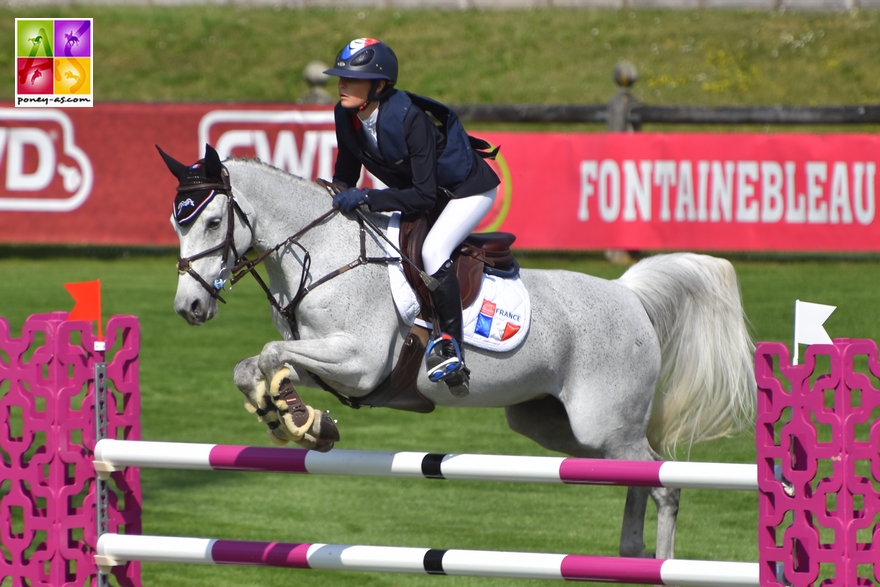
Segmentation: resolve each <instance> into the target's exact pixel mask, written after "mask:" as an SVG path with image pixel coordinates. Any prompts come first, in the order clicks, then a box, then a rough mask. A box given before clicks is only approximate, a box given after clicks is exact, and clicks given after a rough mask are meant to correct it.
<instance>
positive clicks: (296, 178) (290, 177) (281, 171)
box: [223, 157, 317, 187]
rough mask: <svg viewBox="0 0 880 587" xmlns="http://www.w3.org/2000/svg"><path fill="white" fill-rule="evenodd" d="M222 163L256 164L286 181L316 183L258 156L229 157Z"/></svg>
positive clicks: (248, 165)
mask: <svg viewBox="0 0 880 587" xmlns="http://www.w3.org/2000/svg"><path fill="white" fill-rule="evenodd" d="M223 163H241V164H243V165H244V166H245V167H254V166H256V167H259V168H261V169H266V170H268V171H270V172H271V173H272V174H273V175H277V176H279V177H281V178H282V179H285V180H288V181H294V182H297V183H301V184H304V185H313V186H315V187H317V184H315V182H313V181H311V180H309V179H305V178H303V177H300V176H299V175H294V174H293V173H290V172H289V171H286V170H284V169H281V168H280V167H276V166H274V165H272V164H271V163H266V162H265V161H263V160H262V159H260V158H258V157H254V158H253V159H250V158H248V157H229V158H228V159H226V160H225V161H224V162H223Z"/></svg>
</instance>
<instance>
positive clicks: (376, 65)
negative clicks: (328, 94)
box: [324, 39, 397, 85]
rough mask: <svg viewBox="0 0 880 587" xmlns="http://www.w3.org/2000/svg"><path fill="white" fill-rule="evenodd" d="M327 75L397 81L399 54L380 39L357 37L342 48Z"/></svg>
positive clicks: (391, 82) (394, 82)
mask: <svg viewBox="0 0 880 587" xmlns="http://www.w3.org/2000/svg"><path fill="white" fill-rule="evenodd" d="M324 73H326V74H327V75H335V76H338V77H348V78H353V79H372V80H380V79H383V80H385V81H387V82H389V83H390V84H392V85H393V84H396V83H397V55H395V54H394V51H392V50H391V47H389V46H388V45H386V44H385V43H383V42H382V41H380V40H378V39H355V40H354V41H352V42H351V43H349V44H348V45H346V46H345V47H343V48H342V51H340V52H339V54H338V55H337V56H336V62H335V63H334V65H333V67H332V68H330V69H328V70H326V71H325V72H324Z"/></svg>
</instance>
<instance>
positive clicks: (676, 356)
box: [163, 148, 756, 559]
mask: <svg viewBox="0 0 880 587" xmlns="http://www.w3.org/2000/svg"><path fill="white" fill-rule="evenodd" d="M163 156H165V155H164V154H163ZM165 157H166V163H168V165H169V168H171V169H172V171H175V169H174V167H175V163H176V162H174V160H173V159H171V158H170V157H167V156H165ZM215 160H216V161H215ZM206 161H207V163H206V165H208V166H209V167H210V166H211V164H212V161H213V165H214V166H215V167H222V166H221V164H220V161H219V158H217V157H216V153H215V152H213V149H210V148H209V152H208V153H207V154H206ZM176 164H177V165H182V164H179V163H176ZM223 165H225V167H223V169H224V170H228V180H227V181H226V182H225V183H223V184H220V183H215V184H213V185H214V188H216V189H217V195H216V196H215V197H213V199H211V200H210V201H209V202H208V203H207V205H206V206H205V207H204V210H203V211H202V212H201V213H200V214H199V215H198V217H196V218H195V220H193V221H192V222H191V223H189V224H186V225H184V226H180V225H178V224H177V223H176V222H174V219H173V218H172V224H173V225H174V228H175V230H176V231H177V234H178V237H179V239H180V257H181V258H182V259H183V261H181V264H180V266H179V270H180V278H179V281H178V287H177V295H176V296H175V299H174V309H175V310H176V311H177V313H178V314H180V315H181V316H182V317H183V318H185V319H186V321H187V322H188V323H189V324H191V325H199V324H203V323H204V322H206V321H208V320H210V319H212V318H213V317H214V316H215V315H216V314H217V308H218V305H217V299H216V297H215V296H217V295H219V293H220V292H219V291H211V290H213V289H214V288H215V286H221V287H222V283H223V282H224V281H226V280H228V279H229V278H230V275H231V272H232V268H233V266H234V265H235V264H236V262H237V260H238V259H237V258H236V257H238V252H242V253H243V252H245V251H248V250H249V249H250V250H252V251H253V252H252V253H251V256H252V257H253V256H256V255H260V254H262V253H267V252H268V254H267V256H266V257H265V259H264V261H263V263H262V264H261V268H262V271H263V272H264V274H266V275H268V281H267V285H268V288H269V290H270V291H271V294H272V295H273V296H274V297H275V299H276V300H277V302H278V304H279V305H280V306H282V307H283V306H286V305H287V304H288V303H289V302H290V301H291V299H292V298H294V296H296V295H297V292H298V291H300V289H301V284H303V285H304V286H306V287H308V286H314V284H315V283H316V281H318V280H320V279H321V278H322V277H323V276H325V275H327V274H329V273H331V272H333V271H334V270H336V269H338V268H340V267H342V266H344V265H346V264H348V263H350V262H352V261H353V260H356V259H357V258H358V257H359V256H360V255H361V248H360V247H361V245H360V230H359V225H358V223H357V222H356V221H355V220H354V216H353V215H351V214H348V215H346V214H342V213H339V212H338V211H335V210H331V198H330V197H329V195H328V193H327V191H326V190H325V189H323V188H322V187H320V186H318V185H317V184H315V183H313V182H310V181H307V180H304V179H301V178H298V177H295V176H292V175H290V174H288V173H286V172H284V171H281V170H279V169H276V168H274V167H272V166H269V165H267V164H264V163H261V162H259V161H254V160H246V159H245V160H239V159H230V160H227V161H225V162H224V164H223ZM178 171H179V170H178ZM215 171H216V170H215ZM224 173H225V171H224ZM176 174H177V173H176ZM224 185H225V186H227V189H226V190H223V189H222V188H223V186H224ZM229 186H231V189H230V187H229ZM178 189H181V188H178ZM224 191H228V192H231V199H232V200H234V203H232V202H230V197H229V196H228V195H226V194H224V193H223V192H224ZM321 217H323V219H322V220H320V221H319V222H318V223H316V224H315V225H314V227H312V228H311V229H309V230H306V231H305V232H303V233H302V234H301V235H300V236H298V237H296V238H294V239H291V238H290V237H291V235H295V234H296V233H298V232H301V231H302V230H303V229H304V228H305V227H307V226H308V225H310V223H313V221H315V220H316V219H319V218H321ZM368 218H370V219H371V220H372V221H373V223H375V225H376V226H378V227H379V228H380V229H382V230H385V229H386V228H387V225H388V217H387V216H385V215H381V214H368ZM230 222H231V224H230ZM227 234H228V235H229V238H228V239H227V240H224V239H225V238H226V235H227ZM224 242H226V243H227V244H226V245H225V246H224ZM279 244H283V245H282V246H281V247H280V248H277V250H274V251H273V249H275V247H277V246H278V245H279ZM366 249H367V254H368V255H369V256H373V257H379V256H384V255H386V253H385V252H384V250H383V248H382V243H381V239H380V238H379V237H378V236H377V235H375V234H373V233H372V232H371V231H369V230H368V231H367V239H366ZM304 251H307V252H308V254H309V257H310V264H309V263H307V262H305V261H306V260H305V257H306V254H305V252H304ZM304 263H305V267H304ZM303 276H304V277H303ZM521 277H522V280H523V282H524V283H525V285H526V287H527V288H528V291H529V293H530V296H531V305H532V315H531V328H530V331H529V332H528V335H527V337H526V339H525V341H524V342H523V344H522V345H521V346H520V347H518V348H517V349H516V350H513V351H510V352H506V353H503V354H497V353H492V352H489V351H485V350H480V349H477V348H468V350H467V356H468V365H469V367H470V368H471V370H472V376H471V386H470V395H468V396H466V397H464V398H457V397H454V396H452V395H451V394H450V393H449V390H448V388H447V386H446V385H444V384H443V383H431V382H430V381H429V380H428V378H427V376H426V375H425V373H424V369H422V373H421V375H420V376H419V379H418V389H419V391H420V392H421V393H422V394H423V395H424V396H425V397H426V398H428V399H430V400H431V401H432V402H434V403H435V404H437V405H443V406H455V407H462V408H476V407H479V408H486V407H497V408H504V409H505V413H506V415H507V422H508V424H509V425H510V427H511V428H512V429H513V430H515V431H516V432H519V433H520V434H523V435H525V436H527V437H529V438H531V439H533V440H534V441H535V442H537V443H538V444H540V445H541V446H543V447H545V448H547V449H550V450H553V451H559V452H561V453H565V454H568V455H572V456H576V457H593V458H608V459H626V460H643V461H651V460H661V457H660V456H659V454H658V453H667V454H668V453H669V451H670V450H671V449H674V447H675V446H676V445H682V446H685V445H687V446H689V445H691V444H693V443H696V442H700V441H705V440H708V439H713V438H717V437H720V436H725V435H730V434H732V433H735V432H737V431H738V430H740V429H741V428H743V427H744V426H745V425H747V424H748V423H749V422H750V420H751V419H752V418H753V404H754V402H755V396H756V391H755V380H754V375H753V363H752V361H753V351H754V346H753V344H752V341H751V339H750V337H749V334H748V328H747V325H746V320H745V316H744V312H743V308H742V301H741V297H740V290H739V283H738V280H737V276H736V273H735V271H734V269H733V267H732V265H731V264H730V263H729V262H728V261H726V260H723V259H719V258H714V257H711V256H705V255H695V254H689V253H676V254H669V255H657V256H652V257H648V258H646V259H644V260H642V261H640V262H639V263H637V264H636V265H634V266H633V267H631V268H630V269H629V270H628V271H626V273H624V275H623V276H622V277H620V278H619V279H617V280H613V281H608V280H604V279H599V278H596V277H591V276H589V275H585V274H581V273H574V272H569V271H558V270H557V271H554V270H529V269H523V270H522V272H521ZM215 280H221V281H217V282H216V285H215ZM300 295H301V293H300ZM272 314H273V319H274V322H275V325H276V327H277V328H278V330H279V332H280V333H281V335H282V338H283V340H279V341H272V342H268V343H266V345H265V347H264V348H263V350H262V352H261V353H260V354H259V355H258V356H256V357H251V358H247V359H244V360H242V361H241V362H240V363H239V364H238V365H237V366H236V367H235V370H234V380H235V384H236V385H237V386H238V387H239V389H240V390H241V391H242V392H243V393H244V395H245V396H246V398H247V401H246V407H249V409H250V411H252V412H253V411H256V410H260V414H261V415H262V416H264V420H265V419H266V418H265V414H266V409H267V406H268V408H270V409H269V411H270V412H271V408H272V404H271V401H267V400H266V397H265V394H266V389H267V387H270V388H271V387H272V386H276V387H277V382H278V380H279V378H280V377H282V376H283V377H288V378H289V379H290V380H291V382H292V383H293V384H294V386H299V385H302V386H307V387H317V385H316V383H315V381H314V380H313V379H312V377H311V376H310V375H309V374H314V375H316V376H317V377H319V378H320V379H321V380H323V382H324V383H326V384H327V385H329V386H330V387H331V388H333V389H334V390H336V391H337V392H339V393H342V394H345V395H346V396H351V397H354V398H358V397H363V396H365V395H366V394H368V393H369V392H370V391H372V390H373V389H374V388H375V387H376V386H377V385H378V384H379V383H380V382H381V381H382V380H383V379H384V378H386V377H387V376H388V375H389V373H390V371H391V369H392V367H393V365H394V363H395V361H396V357H397V356H398V353H399V351H400V349H401V346H402V345H403V344H404V340H405V337H406V335H407V333H408V331H409V326H407V324H406V323H405V322H404V321H403V320H402V319H401V317H400V316H399V315H398V313H397V311H396V308H395V305H394V303H393V302H392V296H391V289H390V285H389V275H388V269H387V268H386V266H384V265H382V264H366V265H362V266H356V267H354V268H353V269H352V270H350V271H346V272H344V273H342V274H340V275H339V276H337V277H335V278H334V279H331V280H329V281H326V282H324V283H322V284H320V285H319V286H317V287H314V289H312V290H310V291H308V294H307V295H305V296H304V297H302V298H301V300H300V301H299V303H298V304H297V305H296V308H295V319H296V323H297V324H298V330H299V333H298V334H299V339H298V340H294V339H293V338H294V337H293V335H292V333H291V329H290V326H289V324H288V322H287V320H286V319H285V318H283V317H282V316H281V315H280V314H279V312H278V311H277V310H276V309H274V308H273V310H272ZM272 393H274V391H273V392H272ZM330 399H332V398H330V397H329V396H328V400H330ZM309 410H310V414H311V413H312V412H314V413H317V414H318V417H317V418H312V419H310V420H309V425H310V426H312V428H311V429H310V430H306V429H299V430H294V429H292V428H293V427H288V428H287V429H285V427H284V426H281V427H280V429H279V428H277V427H276V428H275V430H274V436H276V437H278V438H279V439H282V440H285V441H286V440H287V439H288V438H292V439H294V440H299V441H300V442H301V444H303V445H305V446H307V447H309V446H314V437H313V436H312V435H314V436H317V435H318V431H316V430H315V427H317V426H318V425H319V422H320V421H321V418H320V412H318V411H317V410H313V409H312V408H309ZM270 416H271V415H270ZM425 417H430V416H425ZM269 419H270V420H271V417H270V418H269ZM276 420H277V418H276ZM269 423H271V422H269ZM275 425H276V426H277V425H278V422H275ZM310 433H311V434H312V435H310ZM309 442H311V445H310V444H309ZM326 448H327V447H325V449H326ZM648 495H650V496H651V497H652V498H653V500H654V502H655V504H656V506H657V512H658V516H657V518H658V521H657V523H658V528H657V543H656V556H657V557H658V558H664V559H666V558H672V556H673V541H674V532H675V520H676V515H677V513H678V504H679V495H680V492H679V490H676V489H666V488H645V487H630V488H628V492H627V498H626V506H625V511H624V516H623V526H622V530H621V537H620V554H621V555H623V556H631V557H642V556H650V554H647V553H646V552H645V543H644V539H643V529H644V518H645V512H646V507H647V498H648Z"/></svg>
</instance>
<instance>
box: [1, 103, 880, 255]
mask: <svg viewBox="0 0 880 587" xmlns="http://www.w3.org/2000/svg"><path fill="white" fill-rule="evenodd" d="M474 134H476V135H479V136H481V137H482V138H485V139H487V140H489V141H491V142H492V143H493V144H496V145H501V147H502V149H501V156H500V157H499V158H498V160H497V161H495V162H493V163H492V165H494V166H495V168H496V170H497V171H498V173H499V175H500V176H501V177H502V179H503V182H502V186H501V188H500V190H499V197H498V199H497V201H496V205H495V208H494V209H493V211H492V212H491V213H490V215H489V217H487V219H486V221H485V222H484V223H483V224H482V225H481V228H482V229H485V230H503V231H507V232H513V233H515V234H516V235H517V242H516V245H517V247H518V248H521V249H604V248H623V249H642V250H664V249H666V250H681V249H696V250H713V249H714V250H777V251H878V250H880V238H878V237H880V234H878V233H880V228H878V227H880V223H878V221H877V220H876V219H875V217H876V215H877V210H876V193H877V189H876V182H877V166H878V158H880V148H878V147H880V138H877V137H874V136H872V135H864V134H847V135H842V134H841V135H824V136H822V135H805V134H772V135H769V134H732V133H731V134H659V133H620V134H606V133H499V132H479V131H477V132H475V133H474ZM206 142H207V143H210V144H212V145H214V146H215V147H216V148H217V150H218V151H219V152H220V154H221V156H223V157H225V156H228V155H235V156H249V157H259V158H260V159H262V160H264V161H267V162H270V163H272V164H273V165H275V166H276V167H279V168H282V169H285V170H287V171H289V172H291V173H294V174H297V175H301V176H304V177H311V178H316V177H319V176H320V177H324V178H329V177H330V176H332V169H333V160H334V157H335V149H336V138H335V134H334V131H333V116H332V112H331V111H330V110H329V109H328V108H326V107H314V108H311V107H299V106H297V107H295V108H293V107H291V106H288V105H232V106H230V105H211V104H101V103H99V104H96V105H95V107H94V108H90V109H70V110H62V109H57V110H56V109H26V108H12V107H9V108H3V107H0V242H6V243H71V244H118V245H175V244H176V238H175V236H174V231H173V230H172V229H171V226H170V225H169V217H170V214H171V205H172V201H173V198H174V188H175V186H176V180H175V179H174V177H173V176H172V175H171V174H170V173H169V172H168V171H167V169H166V168H165V166H164V163H163V162H162V160H161V158H160V157H159V155H158V153H157V152H156V149H155V147H154V145H156V144H158V145H159V146H161V147H162V149H163V150H165V151H166V152H168V153H169V154H170V155H172V156H173V157H175V158H177V159H178V160H180V161H182V162H185V163H191V162H194V161H195V160H196V159H198V158H200V157H201V156H202V154H203V152H204V144H205V143H206ZM365 181H366V182H367V183H370V178H369V177H368V178H366V179H365Z"/></svg>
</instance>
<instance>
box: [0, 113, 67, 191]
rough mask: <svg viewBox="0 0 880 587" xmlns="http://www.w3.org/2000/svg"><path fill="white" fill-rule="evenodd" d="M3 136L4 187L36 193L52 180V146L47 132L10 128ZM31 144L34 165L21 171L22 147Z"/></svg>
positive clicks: (53, 171)
mask: <svg viewBox="0 0 880 587" xmlns="http://www.w3.org/2000/svg"><path fill="white" fill-rule="evenodd" d="M6 135H7V138H6V190H7V191H10V192H11V191H29V192H38V191H40V190H44V189H46V188H47V187H49V184H50V183H52V180H53V179H55V145H53V144H52V139H51V138H50V137H49V133H47V132H46V131H44V130H42V129H39V128H10V129H8V131H7V133H6ZM29 146H30V147H33V148H34V150H35V152H36V156H37V168H36V170H35V171H33V172H32V173H27V172H26V171H25V150H26V149H27V147H29Z"/></svg>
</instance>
